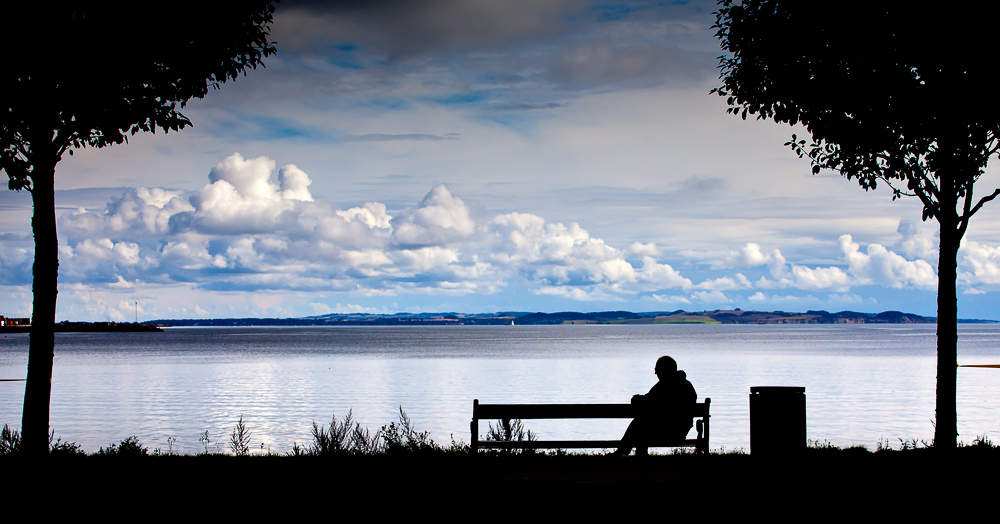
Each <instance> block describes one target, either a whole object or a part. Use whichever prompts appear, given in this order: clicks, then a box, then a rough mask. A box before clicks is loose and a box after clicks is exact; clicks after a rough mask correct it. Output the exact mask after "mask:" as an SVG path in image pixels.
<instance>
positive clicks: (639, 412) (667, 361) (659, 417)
mask: <svg viewBox="0 0 1000 524" xmlns="http://www.w3.org/2000/svg"><path fill="white" fill-rule="evenodd" d="M655 372H656V376H657V378H659V379H660V381H659V382H657V383H656V384H655V385H654V386H653V387H652V388H651V389H650V390H649V393H646V394H645V395H633V396H632V405H633V406H635V407H636V416H635V418H634V419H633V420H632V423H631V424H629V426H628V429H627V430H625V435H624V436H622V445H621V447H620V448H618V450H617V451H615V453H614V454H615V455H619V456H621V455H628V454H629V452H631V451H632V448H635V454H636V455H637V456H638V455H646V454H648V453H649V449H648V447H649V442H651V441H654V440H655V441H664V440H666V441H668V442H679V441H682V440H684V439H685V438H686V437H687V434H688V431H690V430H691V426H693V425H694V416H693V413H694V411H693V409H694V405H695V403H696V402H698V393H697V392H695V390H694V386H692V385H691V383H690V382H688V380H687V374H685V373H684V372H683V371H678V369H677V361H675V360H674V359H672V358H670V357H667V356H664V357H660V358H659V359H657V361H656V370H655Z"/></svg>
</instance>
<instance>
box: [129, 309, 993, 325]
mask: <svg viewBox="0 0 1000 524" xmlns="http://www.w3.org/2000/svg"><path fill="white" fill-rule="evenodd" d="M936 322H937V319H936V318H935V317H925V316H921V315H917V314H913V313H902V312H899V311H884V312H881V313H859V312H856V311H840V312H837V313H830V312H827V311H806V312H805V313H798V312H786V311H743V310H740V309H734V310H714V311H700V312H688V311H683V310H677V311H670V312H646V313H633V312H630V311H604V312H594V313H580V312H575V311H566V312H560V313H530V312H499V313H481V314H463V313H419V314H408V313H397V314H394V315H374V314H358V313H352V314H329V315H321V316H315V317H302V318H222V319H161V320H155V321H150V322H148V324H155V325H161V326H172V327H194V326H201V327H225V326H246V327H249V326H458V325H573V324H933V323H936ZM958 322H959V323H963V324H975V323H996V322H997V321H995V320H986V319H959V321H958Z"/></svg>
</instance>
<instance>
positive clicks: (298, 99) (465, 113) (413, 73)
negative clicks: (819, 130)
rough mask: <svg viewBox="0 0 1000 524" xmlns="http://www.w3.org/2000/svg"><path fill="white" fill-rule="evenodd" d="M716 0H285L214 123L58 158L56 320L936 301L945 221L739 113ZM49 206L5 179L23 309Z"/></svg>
mask: <svg viewBox="0 0 1000 524" xmlns="http://www.w3.org/2000/svg"><path fill="white" fill-rule="evenodd" d="M714 10H715V4H714V3H713V2H700V1H694V2H644V1H621V2H615V1H611V2H599V3H594V2H588V1H576V0H530V1H519V0H508V1H503V2H497V1H492V0H428V1H425V2H404V1H391V0H380V1H371V2H360V1H345V2H315V1H314V2H310V1H300V2H295V1H286V2H284V3H282V4H281V5H280V6H279V7H278V9H277V11H276V13H275V17H274V23H273V25H272V27H271V37H272V40H273V41H275V42H276V44H275V45H276V47H277V50H278V52H277V54H276V55H274V56H271V57H269V58H268V59H266V60H265V65H266V67H265V68H258V69H257V70H254V71H250V72H249V73H248V74H247V75H246V76H245V77H240V78H239V79H238V80H236V81H235V82H229V83H227V84H225V85H223V86H222V88H221V89H219V90H213V91H210V92H209V94H208V96H206V97H205V98H204V99H200V100H192V101H191V102H190V103H189V104H188V105H187V107H186V108H185V110H184V114H185V115H186V116H188V117H189V118H190V119H191V121H192V122H193V127H190V128H188V129H185V130H183V131H181V132H176V133H166V134H164V133H163V132H162V131H161V132H158V133H155V134H153V133H148V134H142V135H136V136H133V137H131V138H130V140H129V142H128V144H126V145H120V146H113V147H109V148H104V149H82V150H77V151H75V154H74V155H73V156H66V157H64V159H63V160H62V162H60V164H59V165H58V166H57V172H56V188H57V191H56V204H57V207H58V209H57V214H58V216H59V218H58V228H59V242H60V271H59V280H60V285H59V299H58V310H57V319H58V320H86V321H105V320H111V321H131V320H134V319H135V318H138V320H140V321H143V320H152V319H157V318H202V317H212V318H221V317H297V316H311V315H321V314H327V313H351V312H369V313H396V312H465V313H488V312H497V311H545V312H555V311H604V310H629V311H636V312H640V311H673V310H677V309H685V310H688V311H701V310H712V309H733V308H742V309H757V310H783V311H806V310H809V309H826V310H829V311H841V310H845V309H846V310H854V311H867V312H878V311H885V310H902V311H906V312H912V313H918V314H923V315H935V311H936V286H937V278H936V267H937V226H936V222H933V221H932V222H922V221H921V220H920V217H921V206H920V205H919V202H917V201H916V200H915V199H906V198H904V199H902V200H897V201H892V198H891V197H892V195H891V192H890V191H889V190H888V188H881V187H880V188H879V189H876V190H874V191H868V192H866V191H865V190H864V189H862V188H861V187H860V186H858V185H857V183H856V182H854V181H850V180H847V179H845V178H844V177H842V176H841V175H839V174H838V173H835V172H821V173H820V174H819V175H812V174H811V171H810V165H809V162H808V160H807V159H805V160H804V159H799V158H797V157H796V156H795V154H794V153H793V152H792V151H791V150H790V149H789V148H788V147H786V146H784V145H783V144H784V143H785V142H787V141H788V140H789V139H790V138H791V135H792V134H793V133H798V134H799V135H803V134H804V130H803V129H796V128H793V127H789V126H787V125H779V124H775V123H773V122H767V121H755V120H753V119H750V120H746V121H744V120H742V119H741V118H739V117H736V116H733V115H730V114H727V112H726V107H727V106H726V102H725V99H723V98H721V97H719V96H717V95H715V94H712V93H710V91H711V89H712V88H713V87H716V86H718V85H719V84H720V80H719V78H718V76H719V75H718V69H717V65H718V57H719V55H720V54H721V53H722V51H721V49H720V48H719V44H718V41H717V40H716V38H715V31H714V30H713V29H712V27H711V26H712V24H713V23H714V21H715V16H714V15H713V11H714ZM994 164H995V162H994ZM998 186H1000V176H998V171H997V169H996V167H995V165H991V166H989V167H988V168H987V172H986V174H985V175H984V176H983V177H982V178H981V179H980V181H979V183H978V184H977V188H978V192H979V193H982V194H987V193H988V192H989V191H992V189H993V188H995V187H998ZM998 218H1000V205H998V204H996V203H991V204H988V205H987V206H986V207H985V208H984V209H983V210H981V211H980V212H979V213H978V214H977V215H976V216H975V217H974V218H973V219H972V222H971V225H970V227H969V230H968V233H967V234H966V238H965V240H964V243H963V246H962V248H961V250H960V251H959V278H958V290H959V316H960V317H962V318H991V319H1000V314H998V313H997V312H996V311H997V308H996V307H995V306H996V305H997V303H998V298H1000V296H998V291H1000V221H998V220H997V219H998ZM30 220H31V200H30V195H29V194H27V193H26V192H20V193H17V192H13V191H2V192H0V314H2V315H7V316H27V315H28V314H29V313H30V311H31V261H32V256H33V245H32V239H31V230H30Z"/></svg>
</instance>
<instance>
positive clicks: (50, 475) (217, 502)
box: [0, 447, 1000, 522]
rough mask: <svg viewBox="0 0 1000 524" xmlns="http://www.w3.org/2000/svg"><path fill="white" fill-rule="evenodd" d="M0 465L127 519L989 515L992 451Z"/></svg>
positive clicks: (29, 489)
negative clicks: (944, 455) (772, 456)
mask: <svg viewBox="0 0 1000 524" xmlns="http://www.w3.org/2000/svg"><path fill="white" fill-rule="evenodd" d="M0 472H2V475H3V480H4V484H3V487H2V493H0V495H2V499H3V507H4V509H5V513H6V515H7V516H9V517H17V516H29V517H30V516H31V514H32V512H33V511H34V512H39V513H36V515H37V516H39V517H48V518H53V517H55V518H66V517H69V518H74V519H79V518H81V517H84V516H88V515H95V516H101V517H103V518H105V519H114V520H120V519H129V520H142V521H145V520H157V521H159V520H177V519H178V518H185V519H197V520H205V519H209V518H211V519H217V518H222V519H225V520H226V521H233V522H243V521H254V522H256V521H259V520H274V519H281V520H284V519H285V518H290V517H291V518H301V517H305V518H315V519H317V520H322V521H330V520H333V521H339V520H344V519H348V520H356V519H363V520H368V519H375V518H378V519H379V520H381V519H387V518H390V519H393V520H400V521H404V522H408V521H411V520H412V521H421V522H422V521H423V520H424V517H430V518H435V519H437V520H441V519H443V518H447V519H449V520H451V519H454V518H460V519H463V520H472V521H477V522H478V521H498V520H503V521H510V522H534V521H537V520H538V519H539V518H542V517H553V516H555V517H573V518H580V517H582V518H587V520H593V519H595V518H598V517H599V518H601V519H602V520H603V519H604V518H605V517H608V518H610V517H614V518H615V519H616V520H621V519H629V520H632V519H637V520H643V521H646V520H657V521H660V520H675V519H677V518H682V519H684V520H685V521H689V522H690V521H692V520H689V519H694V520H693V521H694V522H697V521H701V520H709V521H716V520H719V519H723V518H725V519H734V518H738V519H753V520H754V521H757V520H761V519H766V520H771V521H791V520H794V521H823V522H825V521H842V520H851V521H854V520H862V521H876V520H877V521H887V522H889V521H892V522H896V521H901V520H903V519H920V520H923V519H925V518H927V517H929V516H936V515H942V516H947V517H948V520H949V521H952V520H955V519H958V518H964V517H969V518H970V519H972V518H974V519H975V520H983V519H986V520H992V519H993V518H995V516H996V512H995V507H996V504H995V502H996V500H997V499H998V497H1000V493H998V488H1000V448H986V447H983V448H981V449H977V448H975V447H969V448H960V449H959V450H957V451H956V452H955V453H954V454H952V455H951V456H950V457H942V456H940V454H939V453H935V451H934V450H930V449H917V450H906V451H888V452H880V453H869V452H866V451H863V450H862V451H859V450H851V449H847V450H839V449H833V450H824V449H809V450H807V451H806V452H805V453H803V454H801V455H799V456H798V457H793V458H787V459H776V458H764V457H757V456H749V455H709V456H696V455H670V456H654V457H651V458H649V459H646V460H642V459H637V458H635V457H628V458H624V459H621V458H611V457H602V456H575V455H569V456H565V455H564V456H551V455H549V456H488V455H481V456H477V457H471V456H468V455H466V454H461V453H429V454H424V455H421V454H398V455H396V456H392V455H381V456H370V457H314V456H302V457H290V456H256V457H231V456H222V455H208V456H148V457H137V458H126V457H106V456H104V457H102V456H68V457H50V458H47V459H46V460H44V461H29V460H26V459H24V458H20V457H17V456H5V457H0ZM981 510H982V511H981ZM984 512H985V513H984ZM977 515H980V517H977Z"/></svg>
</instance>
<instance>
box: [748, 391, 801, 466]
mask: <svg viewBox="0 0 1000 524" xmlns="http://www.w3.org/2000/svg"><path fill="white" fill-rule="evenodd" d="M804 449H806V388H801V387H780V386H754V387H751V388H750V453H751V454H752V455H772V456H773V455H789V454H794V453H797V452H800V451H802V450H804Z"/></svg>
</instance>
